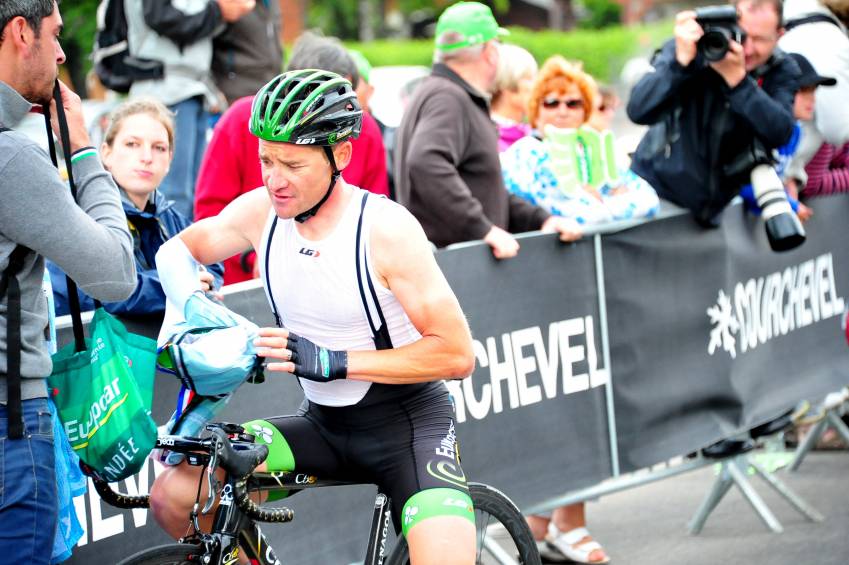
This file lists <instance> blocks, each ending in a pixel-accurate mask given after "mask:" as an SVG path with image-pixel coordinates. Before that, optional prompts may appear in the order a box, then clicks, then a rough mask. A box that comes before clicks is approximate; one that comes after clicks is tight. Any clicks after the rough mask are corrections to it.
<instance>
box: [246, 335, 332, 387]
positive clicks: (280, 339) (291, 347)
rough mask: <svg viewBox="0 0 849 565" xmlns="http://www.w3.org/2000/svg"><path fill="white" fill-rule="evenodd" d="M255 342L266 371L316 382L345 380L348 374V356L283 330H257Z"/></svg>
mask: <svg viewBox="0 0 849 565" xmlns="http://www.w3.org/2000/svg"><path fill="white" fill-rule="evenodd" d="M258 333H259V337H258V338H257V339H256V340H254V345H255V346H256V347H257V348H258V349H257V355H258V356H259V357H264V358H266V359H268V360H277V359H279V360H281V361H282V362H276V361H275V362H269V363H267V364H266V368H267V369H268V370H269V371H283V372H286V373H292V374H293V375H295V376H296V377H300V378H302V379H308V380H311V381H316V382H321V383H323V382H327V381H332V380H336V379H344V378H345V377H346V376H347V374H348V353H347V352H346V351H333V350H330V349H327V348H326V347H320V346H318V345H316V344H315V343H313V342H312V341H310V340H308V339H307V338H305V337H301V336H298V335H296V334H294V333H292V332H290V331H289V330H287V329H285V328H260V330H259V332H258Z"/></svg>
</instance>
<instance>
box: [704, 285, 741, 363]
mask: <svg viewBox="0 0 849 565" xmlns="http://www.w3.org/2000/svg"><path fill="white" fill-rule="evenodd" d="M707 315H708V317H710V323H711V324H713V329H711V330H710V343H709V344H708V353H709V354H710V355H713V354H714V352H715V351H716V349H717V348H718V347H721V348H722V349H724V350H725V351H727V352H728V354H729V355H731V358H732V359H735V358H736V357H737V340H736V339H735V338H734V334H736V333H737V332H738V331H739V330H740V323H739V322H738V321H737V318H735V317H734V312H733V310H732V309H731V299H730V298H729V297H728V296H726V295H725V293H724V292H723V291H722V290H720V291H719V296H717V299H716V304H715V305H713V306H711V307H710V308H708V309H707Z"/></svg>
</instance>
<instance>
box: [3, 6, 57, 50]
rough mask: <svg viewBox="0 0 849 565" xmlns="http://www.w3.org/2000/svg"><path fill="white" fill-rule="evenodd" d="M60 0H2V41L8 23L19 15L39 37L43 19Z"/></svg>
mask: <svg viewBox="0 0 849 565" xmlns="http://www.w3.org/2000/svg"><path fill="white" fill-rule="evenodd" d="M58 4H59V0H2V1H0V43H3V37H4V35H5V32H6V24H8V23H9V22H10V21H12V19H13V18H17V17H18V16H20V17H22V18H24V19H25V20H26V21H27V24H28V25H29V27H30V29H32V31H33V32H34V33H35V36H36V37H38V36H39V35H40V34H41V21H42V20H43V19H44V18H46V17H48V16H50V14H52V13H53V7H54V6H56V5H58Z"/></svg>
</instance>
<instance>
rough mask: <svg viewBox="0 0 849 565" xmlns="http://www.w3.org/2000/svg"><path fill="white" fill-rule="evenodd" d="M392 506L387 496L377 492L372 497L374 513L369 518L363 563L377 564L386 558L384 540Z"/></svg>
mask: <svg viewBox="0 0 849 565" xmlns="http://www.w3.org/2000/svg"><path fill="white" fill-rule="evenodd" d="M391 517H392V506H391V505H390V504H389V497H388V496H386V495H385V494H383V493H382V492H378V493H377V496H376V497H375V499H374V514H373V515H372V519H371V530H370V532H369V539H368V548H367V549H366V559H365V563H364V565H379V564H381V563H383V560H384V559H386V541H387V538H388V537H389V525H390V524H391Z"/></svg>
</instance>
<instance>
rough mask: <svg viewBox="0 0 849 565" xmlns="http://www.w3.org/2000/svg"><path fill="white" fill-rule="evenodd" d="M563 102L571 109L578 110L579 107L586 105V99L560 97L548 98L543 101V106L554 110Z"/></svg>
mask: <svg viewBox="0 0 849 565" xmlns="http://www.w3.org/2000/svg"><path fill="white" fill-rule="evenodd" d="M561 104H563V105H564V106H566V107H567V108H569V109H570V110H577V109H578V108H583V107H584V101H583V100H581V99H580V98H570V99H568V100H561V99H559V98H546V99H545V100H543V101H542V107H543V108H545V109H547V110H554V109H555V108H557V107H558V106H560V105H561Z"/></svg>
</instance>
